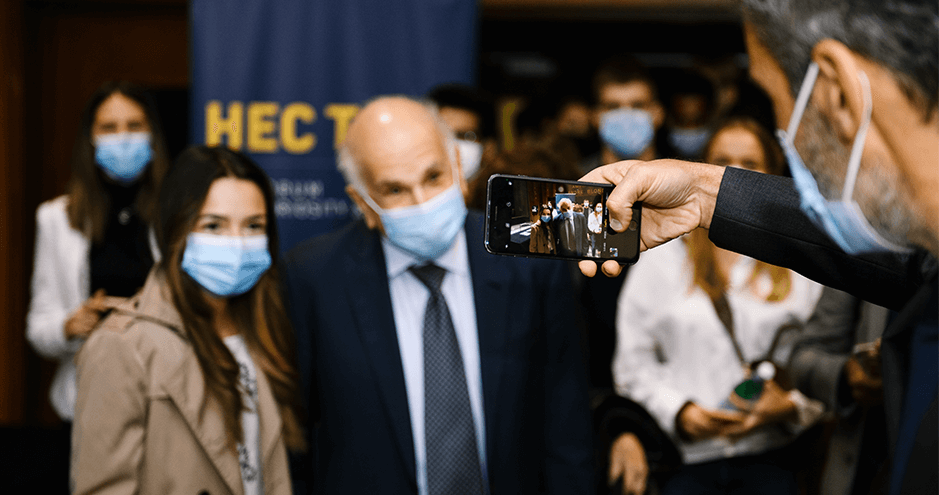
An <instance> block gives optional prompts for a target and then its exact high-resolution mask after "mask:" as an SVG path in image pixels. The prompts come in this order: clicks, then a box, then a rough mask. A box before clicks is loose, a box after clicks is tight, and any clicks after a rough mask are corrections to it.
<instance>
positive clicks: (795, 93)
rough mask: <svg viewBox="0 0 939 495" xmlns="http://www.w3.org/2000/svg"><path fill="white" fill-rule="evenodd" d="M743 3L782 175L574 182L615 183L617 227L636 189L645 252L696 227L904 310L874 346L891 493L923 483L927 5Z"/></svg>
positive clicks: (931, 338) (694, 170) (936, 74)
mask: <svg viewBox="0 0 939 495" xmlns="http://www.w3.org/2000/svg"><path fill="white" fill-rule="evenodd" d="M743 4H744V19H745V26H744V27H745V33H746V43H747V51H748V52H749V55H750V72H751V74H752V76H753V77H754V79H756V80H757V82H759V83H760V84H761V85H762V86H763V87H764V88H765V89H766V90H767V92H768V93H769V94H770V96H771V97H772V99H773V104H774V107H775V109H776V116H777V118H778V119H779V121H778V123H779V124H780V126H787V130H786V131H783V132H780V139H781V142H782V144H783V146H784V149H785V150H786V155H787V158H788V161H789V165H790V168H791V169H792V174H793V178H794V180H789V179H784V178H776V177H771V176H759V175H758V174H752V173H748V172H746V171H743V170H737V169H732V168H728V169H724V168H722V167H715V166H711V165H705V164H692V163H685V162H677V161H667V160H662V161H658V162H619V163H616V164H613V165H609V166H607V167H603V168H601V169H598V170H596V171H594V172H592V173H590V174H588V175H587V176H585V177H584V180H588V181H591V182H599V181H603V180H605V181H607V182H612V183H616V184H618V186H617V188H616V190H615V191H614V192H613V193H612V194H611V196H610V199H609V201H608V203H607V207H608V208H609V210H610V213H611V222H610V224H611V227H612V228H613V229H615V230H622V229H623V228H624V226H626V225H628V224H629V217H630V215H631V210H630V207H631V206H632V204H633V203H634V202H635V201H643V202H644V204H645V208H644V209H643V216H644V218H643V222H642V229H643V231H642V241H641V242H642V248H643V249H647V248H651V247H654V246H656V245H658V244H661V243H663V242H667V241H668V240H671V239H674V238H676V237H678V236H680V235H682V234H684V233H686V232H690V231H691V230H693V229H695V228H698V227H703V228H708V229H710V232H709V237H710V239H711V240H712V241H713V242H714V243H715V244H717V245H718V246H719V247H722V248H725V249H728V250H732V251H736V252H739V253H743V254H747V255H749V256H752V257H754V258H758V259H761V260H763V261H766V262H769V263H772V264H777V265H782V266H786V267H789V268H792V269H794V270H796V271H798V272H800V273H802V274H804V275H806V276H808V277H810V278H813V279H814V280H816V281H818V282H821V283H823V284H825V285H828V286H833V287H835V288H838V289H841V290H844V291H846V292H848V293H851V294H853V295H855V296H857V297H860V298H862V299H865V300H868V301H871V302H874V303H876V304H879V305H882V306H886V307H888V308H891V309H901V308H902V311H900V313H899V315H898V316H896V317H895V318H894V319H893V320H892V321H891V322H890V323H889V325H888V327H887V329H886V330H885V331H884V335H883V341H882V342H883V343H882V346H881V354H882V369H883V384H884V407H885V415H886V420H887V429H888V437H889V441H890V445H891V451H890V457H891V459H892V465H891V468H892V474H891V481H890V493H892V494H896V493H933V494H934V493H936V492H937V489H939V487H937V469H936V466H937V465H939V446H937V439H939V434H937V430H936V427H937V424H939V420H937V401H936V397H937V374H939V362H937V361H939V357H937V356H939V345H937V340H939V336H937V334H939V331H937V329H939V323H937V321H936V319H937V318H936V316H937V312H936V310H935V309H933V308H935V306H936V300H937V295H936V279H937V275H936V274H937V270H936V260H935V256H936V255H939V194H937V191H939V166H937V164H939V105H937V101H939V53H937V52H939V12H937V10H939V5H937V3H936V2H935V1H934V0H891V1H883V0H832V1H828V2H817V1H814V0H744V2H743ZM787 124H788V125H787ZM803 160H804V162H805V163H804V164H803ZM816 181H817V182H816ZM581 268H582V270H584V273H586V274H593V273H594V272H595V271H596V265H595V264H588V263H584V262H582V265H581ZM603 270H604V272H606V273H607V274H616V273H618V271H619V268H618V267H617V266H616V264H615V263H609V262H608V263H607V264H605V265H604V266H603Z"/></svg>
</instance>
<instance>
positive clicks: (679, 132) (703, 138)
mask: <svg viewBox="0 0 939 495" xmlns="http://www.w3.org/2000/svg"><path fill="white" fill-rule="evenodd" d="M710 138H711V130H710V129H709V128H707V127H698V128H694V129H677V128H674V129H671V130H670V131H669V133H668V143H669V144H671V145H672V147H673V148H675V150H676V151H678V153H679V154H680V155H681V156H683V157H686V158H697V157H699V156H701V152H702V151H704V145H706V144H707V142H708V139H710Z"/></svg>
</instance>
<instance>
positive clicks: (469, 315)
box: [26, 0, 939, 495]
mask: <svg viewBox="0 0 939 495" xmlns="http://www.w3.org/2000/svg"><path fill="white" fill-rule="evenodd" d="M838 9H841V10H838ZM831 12H836V13H837V15H831ZM743 13H744V19H745V21H744V22H745V24H744V25H745V31H746V41H747V48H748V53H749V55H750V75H752V76H753V78H754V79H756V80H757V81H758V82H759V84H760V86H762V88H764V89H765V90H766V93H762V92H761V90H757V89H756V86H754V85H753V83H750V82H747V81H745V76H744V74H739V77H736V78H734V77H731V78H723V77H715V76H714V72H713V71H708V70H705V69H701V70H697V71H694V72H686V73H685V72H683V73H681V74H679V75H674V76H673V77H674V78H677V79H669V80H668V81H660V80H656V79H655V78H654V77H652V75H651V74H650V72H649V71H648V70H647V69H646V68H645V67H643V65H642V64H640V63H639V62H638V61H637V60H636V59H634V58H631V57H628V56H623V57H617V58H615V59H612V60H610V61H608V62H607V63H604V64H603V65H601V66H600V67H598V68H597V71H596V73H595V74H593V79H592V83H593V84H592V94H591V95H590V96H589V98H579V97H576V96H573V95H560V96H558V98H557V99H556V100H557V101H556V103H557V104H556V105H555V106H554V107H553V109H554V111H552V112H544V111H542V110H543V109H538V108H536V105H538V104H539V103H538V100H536V99H533V100H532V101H531V102H529V105H530V107H529V110H530V111H531V113H529V114H528V116H526V115H525V114H524V112H523V114H522V115H519V121H518V125H517V127H516V129H515V132H516V134H517V135H518V136H519V139H517V140H516V142H515V144H514V145H513V146H512V147H511V148H510V147H507V146H505V145H504V143H500V141H499V140H498V139H496V132H495V128H496V126H495V117H494V115H495V112H494V111H493V108H494V107H493V105H494V101H493V100H492V99H491V98H489V97H487V96H486V95H485V94H484V93H482V92H481V91H478V90H476V89H474V88H470V87H465V86H460V85H447V86H442V87H439V88H435V90H434V91H432V92H430V93H429V94H428V95H426V98H410V97H405V96H380V97H376V98H375V99H373V100H371V101H369V102H365V103H364V105H363V108H362V109H361V111H360V112H359V113H358V114H357V115H356V116H355V118H354V119H353V120H352V122H351V123H350V125H349V128H348V131H347V134H346V138H345V140H344V142H343V143H342V144H341V145H340V147H339V149H338V150H337V167H338V170H339V171H340V172H341V173H342V175H343V177H344V179H345V182H346V192H347V194H348V195H349V198H350V199H351V201H352V202H353V203H354V204H355V205H356V206H357V208H358V211H359V212H360V213H361V215H359V216H357V217H356V218H353V219H352V220H351V221H350V222H349V223H348V225H346V226H344V227H342V228H340V229H338V230H336V231H334V232H331V233H328V234H325V235H322V236H318V237H315V238H312V239H310V240H308V241H306V242H304V243H301V244H300V245H298V246H296V247H294V248H292V249H291V250H290V251H288V252H287V253H281V252H280V251H279V248H278V242H277V241H278V233H277V232H278V231H277V218H276V215H275V212H274V208H273V204H274V192H273V190H272V188H271V185H270V181H269V179H268V178H267V176H266V175H265V173H264V171H263V170H262V169H261V168H260V167H259V166H258V165H257V164H255V163H254V162H253V161H252V160H251V158H249V157H248V156H247V155H244V154H242V153H239V152H236V151H232V150H230V149H227V148H225V147H223V146H219V147H208V146H192V147H190V148H188V149H186V150H185V151H184V152H183V153H182V154H180V156H178V157H177V158H176V159H175V160H174V161H173V162H172V163H171V160H170V158H169V157H168V156H167V153H166V151H165V145H164V143H163V137H162V133H161V130H160V128H161V123H160V122H159V120H158V119H157V117H156V112H155V110H154V106H153V103H152V101H151V100H150V98H149V97H148V95H147V93H146V92H145V91H143V90H141V89H139V88H137V87H135V86H133V85H131V84H128V83H107V84H105V85H103V86H102V87H101V88H100V90H99V91H98V92H97V93H95V95H93V97H92V98H91V99H90V101H89V102H88V105H87V107H86V108H85V110H84V112H83V114H82V115H81V131H80V134H79V136H78V137H77V139H76V144H75V148H74V152H73V158H72V179H71V181H70V182H69V186H68V191H67V194H65V195H63V196H61V197H58V198H55V199H53V200H50V201H47V202H46V203H43V204H42V205H41V206H40V207H39V209H38V211H37V214H36V219H37V241H36V251H35V259H34V270H33V280H32V298H31V302H30V308H29V314H28V319H27V322H26V332H27V337H28V339H29V341H30V343H31V344H32V345H33V347H34V348H35V349H36V350H37V351H38V352H40V353H41V354H42V355H44V356H47V357H50V358H53V359H57V360H58V361H59V363H60V365H59V369H58V371H57V373H56V377H55V380H54V382H53V386H52V389H51V391H50V399H51V402H52V404H53V406H54V407H55V410H56V412H57V413H58V414H59V415H60V417H61V418H62V420H63V421H64V422H65V423H66V424H67V425H68V435H69V437H70V440H71V441H70V445H68V446H67V447H66V448H65V449H64V450H65V451H64V452H59V453H57V454H59V455H65V456H69V458H70V466H71V469H70V473H69V479H70V491H71V492H72V493H76V494H85V493H112V492H120V493H124V492H127V493H138V492H139V493H245V494H258V493H269V494H275V493H284V494H286V493H417V494H420V495H437V494H455V493H466V494H485V493H491V494H501V493H576V494H588V493H602V494H608V493H617V494H619V493H622V494H644V493H652V494H659V493H661V494H666V495H671V494H696V493H702V494H703V493H728V494H729V493H747V494H750V493H767V494H777V493H778V494H796V493H825V494H890V495H894V494H900V493H904V494H905V493H935V492H936V491H937V489H939V487H937V468H936V466H937V465H939V447H937V439H939V434H937V432H936V425H937V423H939V420H937V418H936V396H937V383H939V358H937V355H939V352H937V351H939V347H937V333H939V331H937V329H939V322H937V317H939V308H937V306H939V304H937V302H939V295H937V288H936V280H937V275H936V273H937V264H936V259H935V256H936V255H939V247H937V246H939V227H937V225H936V222H935V220H936V218H935V213H936V211H937V208H939V199H937V196H936V194H935V191H936V187H939V173H937V170H936V168H935V163H936V162H937V160H939V109H937V100H939V83H937V79H939V70H937V67H939V60H937V58H939V55H937V47H939V43H937V37H939V13H937V6H936V5H935V3H931V4H929V3H927V2H917V1H913V0H910V1H900V0H897V1H895V2H874V1H862V0H857V1H849V0H841V1H836V2H832V3H831V5H830V6H824V7H823V6H821V5H819V4H818V3H817V2H805V1H801V0H791V1H784V0H775V1H770V2H765V1H760V2H758V1H755V0H754V1H751V0H747V1H745V2H744V7H743ZM871 22H874V24H873V25H876V26H878V27H879V28H880V30H879V33H880V34H879V35H878V36H867V35H866V34H869V30H867V28H866V27H865V26H870V25H871ZM804 26H811V27H812V29H811V33H806V32H802V31H800V29H802V27H804ZM923 33H925V35H923ZM862 34H864V35H862ZM585 77H589V76H585ZM728 86H731V87H728ZM728 95H729V96H728ZM530 115H539V118H538V119H532V118H531V117H530ZM533 121H534V123H533ZM777 123H778V125H779V127H783V125H784V124H786V123H788V124H789V125H788V127H787V129H786V130H784V131H779V133H778V136H779V139H778V140H777V137H776V136H774V133H773V129H774V128H775V127H776V126H777ZM684 160H698V161H684ZM493 173H511V174H521V175H529V176H535V177H545V178H552V179H567V180H574V179H578V178H580V177H581V176H582V175H584V174H586V175H584V177H583V179H582V180H585V181H587V182H609V183H612V184H614V185H615V186H616V188H615V189H614V191H613V193H612V194H610V195H609V196H608V197H604V198H602V199H603V200H604V201H600V199H601V198H599V197H593V196H591V197H589V198H587V197H577V196H576V195H567V196H565V195H558V196H552V198H551V200H547V201H544V202H543V204H542V202H541V200H539V201H538V204H535V205H534V206H533V207H532V209H531V212H530V224H529V227H530V230H529V242H530V244H529V250H530V252H532V253H537V254H560V255H564V256H569V257H574V258H607V257H609V249H608V246H607V245H606V242H605V239H606V235H607V233H608V231H610V230H614V231H617V232H621V231H623V230H625V228H624V226H625V225H629V220H630V215H631V214H632V205H633V204H634V203H636V202H639V201H642V202H643V204H644V210H643V222H642V231H641V246H642V249H643V250H644V253H643V254H642V256H641V258H640V260H639V261H638V263H636V264H635V265H634V266H633V267H631V268H627V267H624V266H622V265H619V264H617V263H616V262H615V261H611V260H607V261H606V262H604V263H602V264H600V261H601V260H596V261H595V260H592V259H585V260H584V261H581V262H580V264H579V267H578V266H577V265H575V264H573V263H570V262H560V261H555V260H547V259H540V258H536V257H529V258H516V257H502V256H494V255H491V254H489V253H487V252H486V250H485V248H484V244H483V235H484V233H483V225H484V224H485V219H484V217H483V215H482V213H480V212H479V211H477V209H478V208H481V207H483V206H484V204H485V184H486V181H487V179H488V178H489V176H490V175H492V174H493ZM841 177H846V179H844V180H843V179H841ZM842 184H843V188H844V193H843V195H841V196H839V194H841V192H840V191H838V194H833V191H836V190H837V189H840V188H841V187H842ZM852 193H853V194H852ZM571 196H573V197H571ZM605 209H606V211H605ZM578 268H579V269H578ZM598 270H600V271H602V272H603V274H604V275H606V276H607V277H609V278H604V277H599V278H598V277H594V275H596V272H597V271H598ZM585 275H586V277H585ZM591 277H593V278H591ZM585 346H586V349H587V352H586V353H585V352H584V349H585ZM585 357H586V359H585ZM51 455H56V453H51Z"/></svg>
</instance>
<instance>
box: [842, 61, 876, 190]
mask: <svg viewBox="0 0 939 495" xmlns="http://www.w3.org/2000/svg"><path fill="white" fill-rule="evenodd" d="M858 79H860V80H861V93H862V94H863V95H864V118H863V120H861V125H860V126H859V127H858V131H857V137H855V138H854V145H852V146H851V156H850V157H849V158H848V175H847V176H846V177H845V179H844V189H843V190H842V191H841V201H842V202H844V203H850V202H851V198H852V197H853V196H854V185H855V183H856V182H857V176H858V172H859V171H860V170H861V153H863V152H864V142H865V141H867V129H868V128H869V127H870V124H871V113H872V112H873V107H874V104H873V101H872V98H871V82H870V80H869V79H868V78H867V74H865V73H864V71H858Z"/></svg>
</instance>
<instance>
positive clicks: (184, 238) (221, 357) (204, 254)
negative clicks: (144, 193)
mask: <svg viewBox="0 0 939 495" xmlns="http://www.w3.org/2000/svg"><path fill="white" fill-rule="evenodd" d="M156 231H157V239H158V241H159V245H160V249H161V252H163V253H164V257H163V259H162V260H161V261H160V262H159V263H158V264H157V266H156V268H154V269H153V270H152V271H151V272H150V274H149V275H148V277H147V281H146V284H145V285H144V287H143V289H142V290H141V291H140V293H139V294H138V295H137V296H135V297H134V298H133V300H131V301H129V302H128V303H127V304H124V305H122V306H121V307H120V308H119V309H117V310H116V311H115V312H114V313H113V314H112V315H111V316H110V317H109V318H108V319H107V320H106V321H105V322H104V323H103V324H102V326H101V328H100V329H99V330H97V331H96V332H95V333H94V334H93V335H92V336H91V338H89V340H88V342H87V343H86V344H85V345H84V346H83V347H82V350H81V352H79V354H78V356H77V357H76V361H77V365H78V381H79V384H78V385H79V386H78V403H77V406H76V415H75V432H74V452H73V455H72V470H71V478H72V483H73V485H72V486H73V491H72V493H75V494H84V493H98V492H105V491H112V490H117V491H126V492H128V493H131V492H133V493H137V492H140V493H246V494H247V493H269V494H274V493H277V494H290V493H291V492H292V490H291V484H290V475H289V472H288V465H287V451H286V448H285V447H286V446H290V447H291V448H293V449H300V448H302V446H303V434H302V433H301V428H300V423H299V418H300V415H299V412H298V408H297V404H298V401H299V394H298V385H297V373H296V368H295V364H294V358H293V356H294V354H293V352H294V347H293V343H292V332H291V328H290V323H289V320H288V318H287V313H286V311H285V309H284V308H285V307H284V302H283V299H282V296H281V293H280V287H281V286H280V281H279V280H278V272H277V227H276V220H275V215H274V193H273V190H272V188H271V185H270V182H269V179H268V177H267V175H265V174H264V172H263V171H262V170H261V169H260V168H259V167H258V166H257V165H255V164H254V163H253V162H252V161H251V160H250V159H249V158H248V157H247V156H245V155H243V154H240V153H237V152H233V151H230V150H228V149H226V148H208V147H193V148H189V149H188V150H186V151H184V152H183V153H182V155H180V157H179V158H178V159H177V161H176V164H175V166H174V168H173V169H172V171H171V172H170V173H169V174H168V175H167V177H166V180H165V181H164V183H163V187H162V189H161V191H160V196H159V223H158V225H157V226H156Z"/></svg>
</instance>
